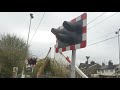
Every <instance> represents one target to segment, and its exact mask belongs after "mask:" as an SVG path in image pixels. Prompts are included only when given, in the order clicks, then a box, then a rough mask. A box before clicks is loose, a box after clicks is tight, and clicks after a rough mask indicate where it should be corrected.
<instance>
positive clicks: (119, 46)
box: [115, 29, 120, 65]
mask: <svg viewBox="0 0 120 90" xmlns="http://www.w3.org/2000/svg"><path fill="white" fill-rule="evenodd" d="M119 31H120V29H119V30H118V31H116V32H115V33H116V34H118V48H119V65H120V41H119Z"/></svg>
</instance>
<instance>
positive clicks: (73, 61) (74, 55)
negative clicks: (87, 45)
mask: <svg viewBox="0 0 120 90" xmlns="http://www.w3.org/2000/svg"><path fill="white" fill-rule="evenodd" d="M75 59H76V50H72V62H71V78H75Z"/></svg>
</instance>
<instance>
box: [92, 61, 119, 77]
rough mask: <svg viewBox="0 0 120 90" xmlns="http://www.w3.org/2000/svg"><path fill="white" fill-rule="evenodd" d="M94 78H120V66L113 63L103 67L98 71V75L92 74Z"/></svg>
mask: <svg viewBox="0 0 120 90" xmlns="http://www.w3.org/2000/svg"><path fill="white" fill-rule="evenodd" d="M92 77H99V78H107V77H109V78H110V77H111V78H112V77H120V65H119V64H116V65H113V63H111V61H109V62H108V65H103V66H102V67H100V68H99V69H98V70H97V73H96V74H92Z"/></svg>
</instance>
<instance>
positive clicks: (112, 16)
mask: <svg viewBox="0 0 120 90" xmlns="http://www.w3.org/2000/svg"><path fill="white" fill-rule="evenodd" d="M116 14H118V12H117V13H115V14H113V15H111V16H109V17H107V18H105V19H104V20H102V21H100V22H98V23H96V24H95V25H93V26H92V27H90V28H88V30H90V29H91V28H93V27H95V26H96V25H98V24H100V23H102V22H104V21H105V20H107V19H109V18H111V17H113V16H114V15H116Z"/></svg>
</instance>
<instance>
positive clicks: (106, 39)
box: [87, 35, 120, 46]
mask: <svg viewBox="0 0 120 90" xmlns="http://www.w3.org/2000/svg"><path fill="white" fill-rule="evenodd" d="M119 36H120V35H119ZM116 37H118V36H114V37H110V38H107V39H104V40H102V41H99V42H96V43H93V44H90V45H87V46H92V45H95V44H98V43H101V42H105V41H107V40H110V39H113V38H116Z"/></svg>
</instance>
